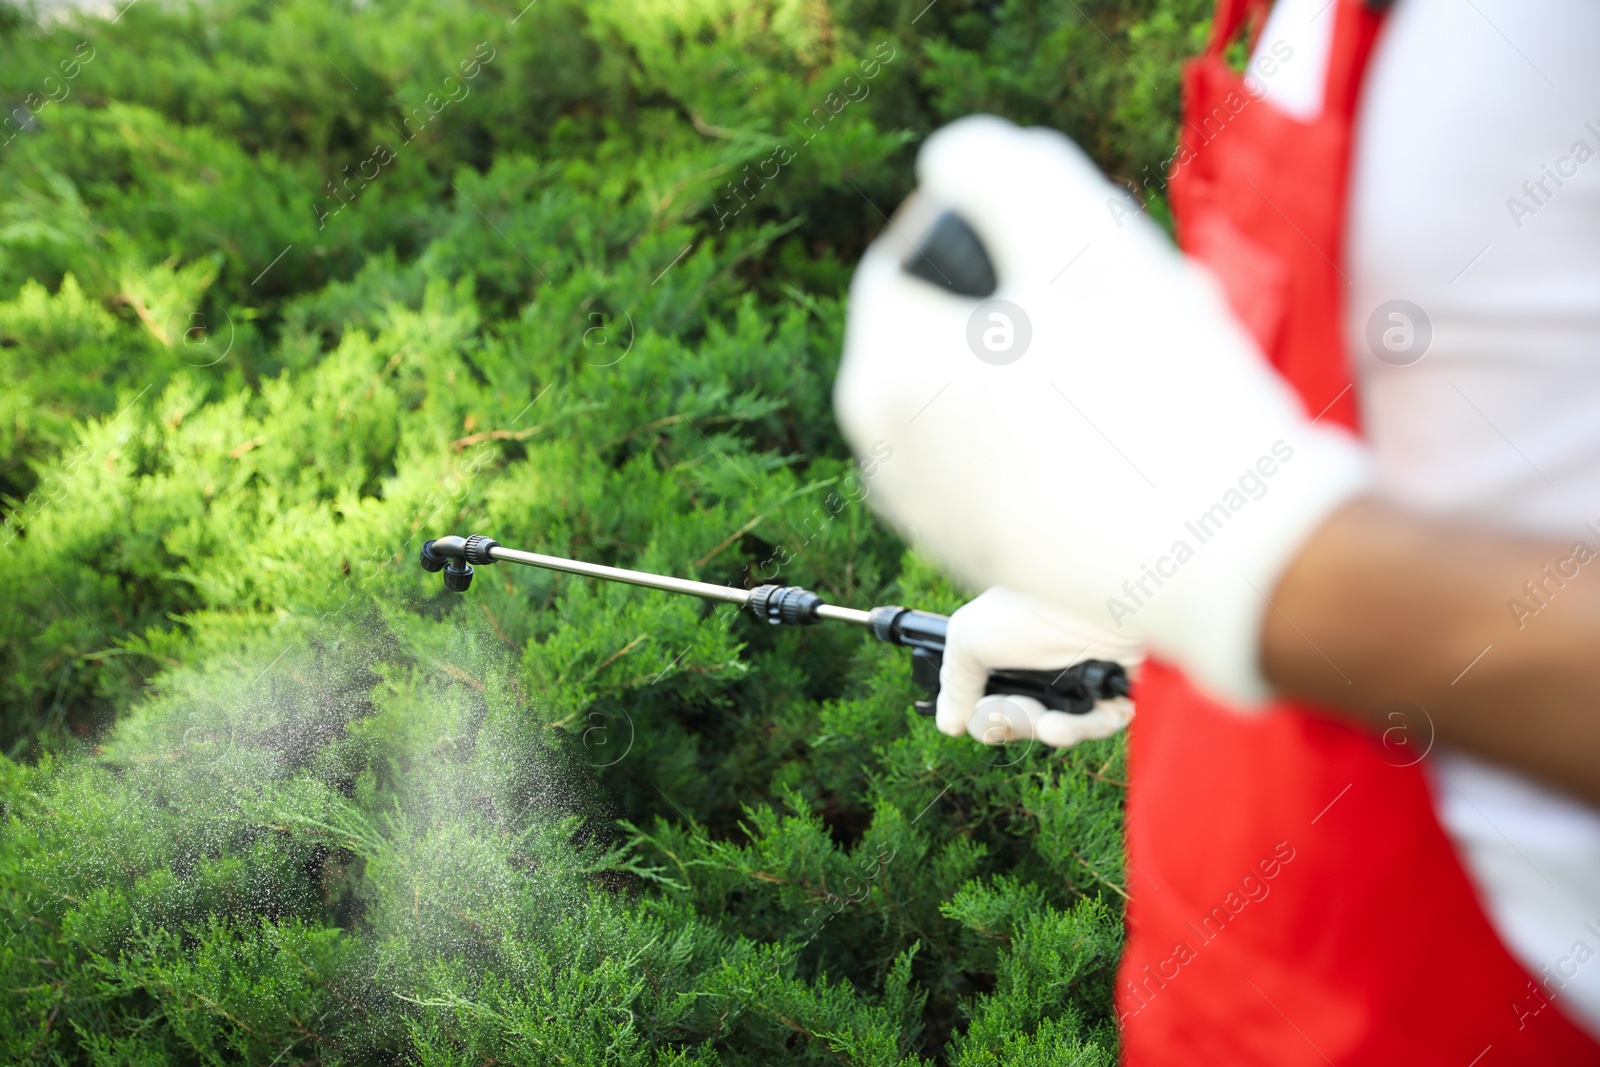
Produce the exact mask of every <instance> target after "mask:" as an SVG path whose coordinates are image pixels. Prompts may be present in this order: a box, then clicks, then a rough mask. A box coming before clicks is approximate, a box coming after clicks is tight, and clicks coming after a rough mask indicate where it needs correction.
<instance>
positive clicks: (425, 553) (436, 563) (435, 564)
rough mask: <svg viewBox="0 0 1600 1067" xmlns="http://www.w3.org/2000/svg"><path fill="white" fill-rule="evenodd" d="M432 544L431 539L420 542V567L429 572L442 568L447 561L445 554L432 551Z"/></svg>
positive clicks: (432, 572)
mask: <svg viewBox="0 0 1600 1067" xmlns="http://www.w3.org/2000/svg"><path fill="white" fill-rule="evenodd" d="M433 545H434V542H432V541H424V542H422V569H423V570H425V571H427V572H428V573H429V574H435V573H437V572H439V571H442V570H444V565H445V564H446V563H447V562H449V560H448V559H447V558H446V557H445V556H441V555H439V554H438V553H436V552H434V550H433Z"/></svg>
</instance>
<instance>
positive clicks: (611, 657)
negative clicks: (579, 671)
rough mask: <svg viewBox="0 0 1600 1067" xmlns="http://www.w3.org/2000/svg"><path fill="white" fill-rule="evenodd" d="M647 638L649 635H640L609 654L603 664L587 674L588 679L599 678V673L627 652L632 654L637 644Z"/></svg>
mask: <svg viewBox="0 0 1600 1067" xmlns="http://www.w3.org/2000/svg"><path fill="white" fill-rule="evenodd" d="M649 637H650V635H649V634H640V635H639V636H638V637H635V638H634V639H633V640H632V641H629V642H628V643H627V644H625V645H623V646H622V647H621V648H619V649H617V650H616V651H615V652H613V653H611V655H609V656H607V657H606V659H605V662H603V663H601V664H600V666H598V667H596V668H595V669H594V670H592V671H590V672H589V677H590V678H597V677H599V675H600V672H601V671H603V670H605V669H606V668H607V667H609V666H611V665H612V664H613V663H615V662H617V660H619V659H621V658H622V657H623V656H626V655H627V654H628V653H629V652H632V651H633V650H634V649H636V648H638V647H639V643H640V642H641V641H645V640H647V639H648V638H649Z"/></svg>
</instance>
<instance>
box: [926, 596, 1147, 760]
mask: <svg viewBox="0 0 1600 1067" xmlns="http://www.w3.org/2000/svg"><path fill="white" fill-rule="evenodd" d="M1086 659H1104V660H1112V661H1114V662H1117V663H1120V664H1122V665H1123V666H1124V667H1126V668H1127V669H1128V673H1129V675H1130V676H1132V674H1133V673H1134V670H1135V669H1136V668H1137V667H1138V665H1139V663H1140V662H1141V661H1143V659H1144V648H1143V646H1142V645H1141V644H1140V643H1139V642H1138V641H1134V640H1131V639H1130V638H1127V637H1119V636H1118V635H1116V634H1113V633H1109V632H1107V631H1105V630H1103V629H1101V628H1100V627H1098V626H1095V625H1093V624H1091V623H1086V622H1084V621H1083V620H1082V619H1079V618H1076V617H1075V616H1072V615H1069V614H1068V613H1066V612H1064V611H1061V610H1060V609H1059V608H1055V607H1052V606H1051V605H1049V604H1046V603H1044V602H1042V601H1039V600H1035V599H1034V598H1032V597H1029V596H1027V595H1025V594H1023V593H1019V592H1017V591H1016V590H1013V589H1006V588H1004V587H999V586H997V587H996V588H994V589H990V590H989V591H988V592H986V593H984V594H983V595H981V596H979V597H977V598H976V599H974V600H972V601H970V602H968V603H967V604H964V605H963V606H962V607H961V608H960V610H958V611H957V612H956V613H955V614H954V615H952V616H950V628H949V631H948V633H947V635H946V637H945V646H944V666H943V668H942V669H941V670H940V671H939V702H938V707H937V718H936V719H935V721H936V722H937V723H938V725H939V729H940V730H942V731H944V732H945V733H947V734H949V735H950V736H952V737H960V736H961V734H962V732H963V731H965V732H966V733H968V734H970V735H971V736H972V737H974V738H976V739H977V740H979V741H982V742H984V743H986V744H991V745H992V744H999V743H1000V742H1003V741H1023V740H1027V739H1028V738H1037V739H1038V740H1040V741H1043V742H1044V743H1045V744H1047V745H1051V746H1053V747H1056V748H1063V747H1066V746H1068V745H1075V744H1077V743H1078V742H1079V741H1084V740H1088V739H1090V738H1097V737H1110V736H1111V735H1112V734H1114V733H1116V732H1117V731H1118V730H1120V729H1122V728H1123V727H1124V726H1127V725H1128V722H1129V720H1131V719H1132V718H1133V702H1132V701H1131V700H1129V699H1127V698H1126V697H1118V698H1116V699H1114V700H1102V701H1100V702H1099V703H1097V704H1096V705H1095V707H1094V710H1093V711H1090V712H1087V713H1086V714H1083V715H1069V714H1067V713H1066V712H1064V711H1050V710H1048V709H1047V708H1045V706H1044V705H1043V704H1041V703H1039V702H1038V701H1037V700H1035V699H1033V698H1032V697H1027V696H1011V695H999V694H997V695H995V696H984V692H983V690H984V687H985V686H986V685H987V683H988V680H989V672H990V671H991V670H995V669H999V668H1005V667H1016V668H1021V669H1024V670H1036V669H1048V668H1056V667H1059V668H1061V669H1063V670H1065V669H1066V668H1068V667H1070V666H1072V665H1073V664H1075V663H1079V662H1082V661H1083V660H1086Z"/></svg>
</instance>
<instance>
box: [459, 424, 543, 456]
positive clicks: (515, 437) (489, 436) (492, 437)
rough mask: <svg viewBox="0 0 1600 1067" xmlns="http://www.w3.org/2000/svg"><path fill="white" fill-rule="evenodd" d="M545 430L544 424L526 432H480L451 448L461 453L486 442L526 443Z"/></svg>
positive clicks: (469, 435) (468, 436)
mask: <svg viewBox="0 0 1600 1067" xmlns="http://www.w3.org/2000/svg"><path fill="white" fill-rule="evenodd" d="M543 429H544V424H543V423H540V424H539V425H538V426H529V427H528V428H527V429H526V430H480V431H478V432H477V433H469V434H467V436H465V437H459V438H457V439H456V440H454V441H451V442H450V447H451V448H452V449H453V450H454V451H456V452H461V451H464V450H466V449H467V448H470V447H471V446H473V445H476V444H481V443H482V442H484V441H526V440H527V439H528V438H530V437H532V436H533V435H534V434H536V433H539V432H540V431H542V430H543Z"/></svg>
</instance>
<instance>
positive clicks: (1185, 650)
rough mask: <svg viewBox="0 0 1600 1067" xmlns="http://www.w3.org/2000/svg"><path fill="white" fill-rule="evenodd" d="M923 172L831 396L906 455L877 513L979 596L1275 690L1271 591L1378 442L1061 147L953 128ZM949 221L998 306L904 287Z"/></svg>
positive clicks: (1013, 132) (854, 431)
mask: <svg viewBox="0 0 1600 1067" xmlns="http://www.w3.org/2000/svg"><path fill="white" fill-rule="evenodd" d="M917 171H918V176H919V178H920V180H921V185H920V187H919V189H918V192H917V194H916V196H915V197H914V198H913V200H914V205H908V208H907V210H905V211H903V212H902V213H901V215H900V216H899V217H898V218H897V219H896V220H895V222H894V223H893V224H892V225H891V226H890V227H889V229H888V230H887V231H886V232H885V233H884V234H883V235H882V236H881V237H880V238H879V239H878V240H877V241H875V242H874V243H873V245H872V246H871V247H870V248H869V249H868V250H867V253H866V255H865V257H864V258H863V259H862V262H861V266H860V267H859V269H858V270H857V271H856V275H855V279H854V281H853V282H852V284H851V290H850V310H849V319H848V322H847V326H846V332H845V353H844V361H843V364H842V365H841V367H840V372H839V378H838V382H837V384H836V386H835V394H834V398H835V404H836V407H837V411H838V417H839V422H840V424H841V426H842V427H843V429H844V431H845V434H846V436H847V437H848V438H849V439H850V441H851V442H852V444H853V445H854V446H855V447H856V449H857V451H858V452H860V453H861V454H865V451H866V448H867V446H869V445H870V444H871V443H872V442H887V443H888V444H890V445H892V446H893V448H894V459H893V460H892V461H889V462H884V463H881V464H879V466H878V470H877V473H876V475H875V477H874V479H873V493H872V496H871V500H872V501H873V502H874V504H875V506H877V507H878V508H879V510H880V511H881V512H882V513H883V514H884V515H885V516H886V517H887V518H889V519H890V520H891V521H892V522H894V523H895V524H896V525H897V526H899V527H900V528H901V529H902V530H903V531H905V532H907V533H909V534H910V535H911V537H912V539H913V540H915V541H916V542H917V543H918V544H919V545H920V546H921V547H922V548H923V549H924V550H925V551H927V552H928V553H930V554H931V555H932V556H934V557H935V558H937V559H939V560H940V561H941V562H942V563H944V564H945V565H946V566H947V567H948V568H950V569H951V570H952V571H953V572H954V573H955V574H956V575H957V576H958V577H959V578H961V579H963V580H964V581H966V582H967V583H968V584H970V585H971V586H972V587H974V588H987V587H989V586H994V585H1004V586H1010V587H1012V588H1018V589H1028V590H1029V591H1030V592H1031V593H1033V594H1034V595H1036V596H1038V597H1040V598H1041V599H1045V600H1048V601H1050V602H1051V603H1053V604H1054V605H1056V606H1057V607H1059V608H1062V609H1064V610H1067V611H1069V612H1071V613H1072V614H1073V615H1076V616H1078V617H1080V618H1082V619H1083V620H1086V621H1091V622H1094V623H1097V624H1098V625H1100V626H1102V627H1104V628H1105V629H1106V630H1108V631H1110V632H1112V633H1115V634H1117V635H1119V636H1125V637H1129V638H1133V639H1135V640H1140V641H1144V642H1146V643H1147V644H1148V646H1149V648H1150V650H1151V651H1152V653H1154V654H1159V655H1161V656H1163V657H1165V658H1167V659H1169V660H1172V661H1175V662H1176V663H1178V664H1179V665H1180V666H1182V667H1184V668H1185V669H1186V670H1187V671H1188V672H1189V673H1190V675H1191V677H1193V678H1195V680H1196V681H1198V682H1199V683H1200V684H1202V685H1203V686H1205V687H1206V688H1208V689H1210V690H1211V691H1212V692H1213V693H1215V694H1217V695H1220V696H1223V697H1228V698H1232V699H1233V700H1235V701H1236V702H1239V701H1243V702H1253V701H1258V700H1262V699H1264V698H1266V697H1267V696H1268V695H1269V694H1268V687H1267V685H1266V683H1265V682H1264V680H1263V679H1262V678H1261V676H1260V672H1259V668H1258V665H1257V657H1258V652H1257V648H1258V639H1259V632H1260V628H1261V620H1262V616H1263V613H1264V611H1265V610H1266V608H1267V600H1266V598H1267V597H1268V596H1269V595H1271V593H1272V591H1273V588H1274V586H1275V585H1276V581H1277V579H1278V577H1279V575H1280V574H1281V573H1282V571H1283V569H1284V568H1285V567H1286V566H1287V565H1288V563H1289V562H1290V561H1291V560H1292V559H1293V558H1294V556H1295V554H1296V553H1297V551H1298V549H1299V547H1300V545H1301V544H1302V543H1303V542H1304V540H1305V539H1306V538H1307V537H1308V536H1309V535H1310V534H1311V533H1312V532H1313V531H1314V530H1315V529H1316V528H1317V527H1318V526H1319V525H1320V524H1321V523H1322V522H1323V520H1324V519H1325V518H1326V517H1327V516H1328V515H1329V513H1330V512H1331V511H1333V510H1334V509H1335V508H1337V507H1339V506H1340V505H1342V504H1343V503H1345V502H1346V501H1348V500H1350V499H1351V498H1352V497H1353V496H1355V495H1357V494H1359V493H1360V492H1362V491H1363V490H1364V488H1365V487H1366V486H1367V484H1368V482H1369V480H1370V475H1369V473H1368V468H1367V463H1366V457H1365V452H1364V449H1363V448H1362V446H1361V445H1360V444H1359V443H1358V442H1356V441H1355V440H1354V439H1353V438H1352V437H1351V436H1350V435H1349V434H1347V433H1345V432H1344V431H1342V430H1340V429H1336V428H1334V427H1331V426H1328V425H1326V424H1316V423H1314V422H1313V420H1312V418H1310V417H1309V416H1308V414H1307V413H1306V412H1305V411H1304V410H1303V409H1302V407H1301V405H1300V402H1299V399H1298V398H1297V397H1296V396H1295V395H1294V393H1293V392H1292V391H1291V390H1290V389H1289V388H1288V386H1287V385H1286V384H1285V383H1284V382H1283V381H1282V380H1281V379H1280V378H1279V377H1278V375H1277V374H1276V373H1275V372H1274V371H1273V370H1272V369H1271V368H1270V367H1269V366H1268V365H1267V363H1266V361H1265V360H1264V359H1263V357H1262V356H1261V354H1260V352H1259V351H1258V349H1257V348H1256V345H1255V344H1254V342H1253V341H1252V340H1251V338H1250V337H1249V335H1248V334H1247V333H1246V332H1245V330H1244V328H1243V326H1241V325H1240V324H1239V323H1238V322H1237V321H1236V320H1235V318H1234V316H1233V315H1232V313H1231V312H1230V310H1229V309H1228V307H1227V305H1226V302H1225V298H1224V297H1223V295H1222V293H1221V291H1220V289H1219V288H1218V287H1217V285H1216V283H1215V282H1214V280H1213V279H1212V278H1211V276H1210V275H1209V274H1208V273H1207V272H1206V271H1205V270H1204V268H1202V267H1200V266H1199V265H1197V264H1195V263H1192V262H1191V261H1189V260H1187V259H1186V258H1185V257H1184V256H1182V255H1181V254H1180V253H1179V252H1178V251H1177V250H1176V249H1174V248H1173V247H1172V245H1171V243H1170V242H1169V241H1168V240H1167V238H1166V236H1165V235H1164V234H1162V233H1161V232H1160V230H1159V229H1157V228H1156V226H1155V225H1154V224H1153V223H1152V222H1150V221H1149V220H1148V219H1147V218H1146V217H1145V216H1144V215H1142V214H1138V213H1133V212H1131V211H1130V210H1129V208H1128V206H1127V205H1128V200H1127V196H1126V194H1125V193H1124V192H1123V191H1122V190H1120V189H1118V188H1117V187H1115V186H1113V185H1111V184H1110V183H1109V182H1107V181H1106V180H1105V178H1103V177H1102V176H1101V175H1100V173H1099V171H1097V170H1096V169H1095V167H1094V165H1093V164H1092V163H1091V162H1090V161H1089V160H1088V158H1087V157H1085V156H1084V155H1083V153H1082V152H1081V151H1079V150H1078V148H1077V147H1076V146H1075V145H1073V144H1072V142H1070V141H1069V140H1067V139H1066V138H1065V137H1063V136H1062V135H1060V134H1058V133H1055V132H1052V131H1049V130H1039V129H1030V130H1023V129H1019V128H1017V127H1015V126H1013V125H1011V124H1010V123H1008V122H1005V121H1003V120H1000V119H996V118H991V117H983V116H979V117H974V118H967V119H962V120H961V121H959V122H956V123H953V124H951V125H950V126H948V127H946V128H944V129H943V130H940V131H939V132H937V133H935V134H934V135H933V136H932V137H930V138H929V139H928V141H927V143H926V144H925V145H924V146H923V148H922V152H921V154H920V156H919V157H918V161H917ZM939 209H953V210H954V211H956V212H957V213H959V214H960V215H961V216H962V217H963V218H964V219H965V221H966V222H967V223H968V224H970V226H971V227H972V229H973V230H974V231H975V232H976V233H977V235H978V236H979V238H980V239H981V240H982V242H983V243H984V245H985V246H986V248H987V250H988V253H989V256H990V259H991V261H992V262H993V265H994V269H995V274H996V275H997V278H998V288H997V290H996V291H995V292H994V294H993V297H992V298H989V299H981V298H974V297H968V296H961V295H958V294H957V293H953V292H951V291H949V290H948V289H946V288H942V287H940V286H938V285H935V284H933V283H930V282H928V281H925V280H923V279H922V278H919V277H915V276H913V275H911V274H908V273H907V272H905V271H904V270H902V268H901V262H902V260H904V259H905V258H906V257H907V255H908V254H913V253H914V252H915V249H916V246H917V243H918V242H919V241H920V240H921V239H922V235H923V233H924V232H926V230H927V228H928V225H929V223H930V222H931V221H932V219H933V218H934V217H936V215H937V212H938V210H939ZM995 301H1004V302H1006V303H996V302H995ZM995 316H1000V317H998V318H996V317H995ZM952 714H954V713H953V712H952Z"/></svg>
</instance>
